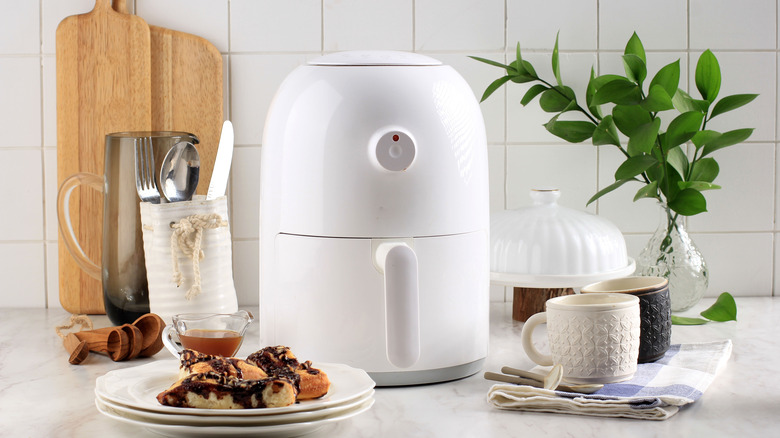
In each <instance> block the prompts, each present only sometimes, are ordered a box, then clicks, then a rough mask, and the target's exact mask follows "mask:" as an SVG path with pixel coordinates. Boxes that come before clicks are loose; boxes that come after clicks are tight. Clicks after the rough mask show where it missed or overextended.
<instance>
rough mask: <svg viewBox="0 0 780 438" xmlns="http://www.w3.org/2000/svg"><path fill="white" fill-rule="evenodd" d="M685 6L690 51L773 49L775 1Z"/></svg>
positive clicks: (695, 0)
mask: <svg viewBox="0 0 780 438" xmlns="http://www.w3.org/2000/svg"><path fill="white" fill-rule="evenodd" d="M615 1H618V0H615ZM679 3H684V2H679ZM689 3H690V22H691V36H690V41H691V49H700V50H704V49H712V50H717V49H734V50H756V49H766V50H774V49H776V48H777V45H776V41H777V40H776V31H777V21H776V20H777V12H776V11H777V2H776V0H743V1H738V2H735V1H732V0H689Z"/></svg>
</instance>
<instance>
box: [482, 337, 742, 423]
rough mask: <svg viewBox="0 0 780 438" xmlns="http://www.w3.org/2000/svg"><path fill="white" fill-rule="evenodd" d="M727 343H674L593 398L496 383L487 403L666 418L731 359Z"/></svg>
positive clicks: (695, 395)
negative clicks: (631, 374) (633, 373)
mask: <svg viewBox="0 0 780 438" xmlns="http://www.w3.org/2000/svg"><path fill="white" fill-rule="evenodd" d="M731 347H732V346H731V341H730V340H725V341H717V342H708V343H701V344H676V345H672V346H671V347H670V348H669V351H668V352H667V353H666V354H665V355H664V357H662V358H661V359H659V360H658V361H656V362H653V363H643V364H639V366H638V367H637V372H636V374H635V375H634V377H633V378H632V379H631V380H627V381H625V382H620V383H610V384H606V385H604V387H603V388H602V389H600V390H599V391H597V392H595V393H593V394H579V393H572V392H564V391H550V390H547V389H542V388H534V387H531V386H525V385H512V384H497V385H493V386H492V387H491V388H490V390H489V391H488V396H487V400H488V403H489V404H491V405H492V406H495V407H496V408H499V409H508V410H518V411H530V412H553V413H563V414H575V415H592V416H598V417H622V418H635V419H642V420H665V419H667V418H669V417H671V416H672V415H674V414H676V413H677V411H678V410H679V409H680V406H684V405H686V404H689V403H693V402H694V401H696V400H697V399H698V398H699V397H701V396H702V394H703V393H704V391H705V390H706V389H707V387H709V386H710V383H712V381H713V379H714V378H715V376H716V375H717V374H718V372H720V370H721V369H723V368H724V367H725V366H726V362H728V360H729V357H730V356H731Z"/></svg>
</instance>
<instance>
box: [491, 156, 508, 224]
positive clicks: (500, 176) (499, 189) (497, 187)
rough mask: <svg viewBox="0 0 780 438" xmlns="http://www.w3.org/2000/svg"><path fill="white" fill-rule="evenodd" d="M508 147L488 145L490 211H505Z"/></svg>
mask: <svg viewBox="0 0 780 438" xmlns="http://www.w3.org/2000/svg"><path fill="white" fill-rule="evenodd" d="M505 168H506V146H490V145H488V178H489V181H490V211H491V212H492V211H501V210H503V209H504V200H505V198H506V192H505V191H504V185H505V182H506V172H505V171H504V169H505Z"/></svg>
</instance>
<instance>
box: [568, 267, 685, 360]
mask: <svg viewBox="0 0 780 438" xmlns="http://www.w3.org/2000/svg"><path fill="white" fill-rule="evenodd" d="M580 292H581V293H584V294H587V293H625V294H631V295H635V296H637V297H638V298H639V317H640V319H641V329H640V342H639V363H645V362H653V361H656V360H658V359H660V358H661V357H663V355H664V354H665V353H666V351H667V350H668V349H669V345H670V344H671V340H672V303H671V300H670V298H669V281H668V280H667V279H665V278H663V277H624V278H615V279H612V280H605V281H600V282H598V283H593V284H590V285H588V286H585V287H583V288H582V289H581V290H580Z"/></svg>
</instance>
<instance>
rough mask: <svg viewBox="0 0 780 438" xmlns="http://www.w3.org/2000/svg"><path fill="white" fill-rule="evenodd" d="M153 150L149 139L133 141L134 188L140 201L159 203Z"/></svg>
mask: <svg viewBox="0 0 780 438" xmlns="http://www.w3.org/2000/svg"><path fill="white" fill-rule="evenodd" d="M154 173H155V167H154V150H153V149H152V142H151V139H149V138H146V137H143V138H136V139H135V188H136V190H137V191H138V197H139V198H141V201H144V202H151V203H152V204H159V203H160V192H159V191H158V190H157V183H156V182H155V180H154Z"/></svg>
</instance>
